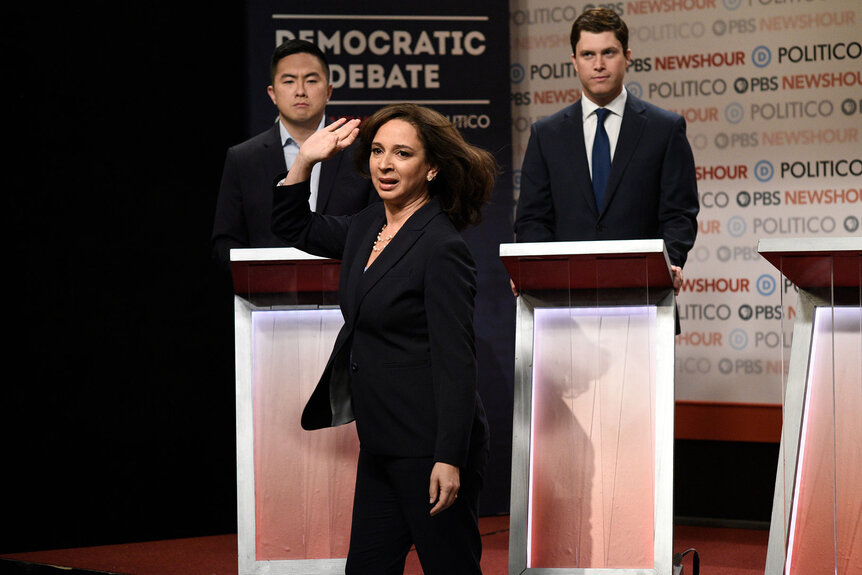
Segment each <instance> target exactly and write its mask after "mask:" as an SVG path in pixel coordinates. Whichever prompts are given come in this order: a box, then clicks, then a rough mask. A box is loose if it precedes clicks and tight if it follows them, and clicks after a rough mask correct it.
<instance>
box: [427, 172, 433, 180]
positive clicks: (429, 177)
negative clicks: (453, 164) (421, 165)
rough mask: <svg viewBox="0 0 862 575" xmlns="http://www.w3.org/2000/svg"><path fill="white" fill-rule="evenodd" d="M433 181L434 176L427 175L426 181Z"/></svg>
mask: <svg viewBox="0 0 862 575" xmlns="http://www.w3.org/2000/svg"><path fill="white" fill-rule="evenodd" d="M433 179H434V174H430V173H429V174H428V181H429V182H430V181H431V180H433Z"/></svg>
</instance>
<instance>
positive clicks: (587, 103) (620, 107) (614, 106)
mask: <svg viewBox="0 0 862 575" xmlns="http://www.w3.org/2000/svg"><path fill="white" fill-rule="evenodd" d="M627 97H628V92H626V87H625V86H623V90H622V92H620V93H619V95H618V96H617V97H616V98H614V99H613V100H611V103H610V104H608V105H607V106H604V108H606V109H608V110H610V111H611V112H613V113H614V114H616V115H617V116H619V117H620V118H622V116H623V112H624V111H625V109H626V98H627ZM581 107H582V108H583V114H584V116H583V119H584V120H586V119H587V118H588V117H590V114H592V113H593V112H595V111H596V110H597V109H599V108H600V107H601V106H599V105H598V104H596V103H595V102H593V101H592V100H590V99H589V98H587V97H586V96H581Z"/></svg>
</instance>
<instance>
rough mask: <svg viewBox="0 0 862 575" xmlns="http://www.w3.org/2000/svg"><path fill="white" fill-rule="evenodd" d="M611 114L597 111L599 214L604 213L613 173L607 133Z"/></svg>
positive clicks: (595, 167) (595, 177)
mask: <svg viewBox="0 0 862 575" xmlns="http://www.w3.org/2000/svg"><path fill="white" fill-rule="evenodd" d="M609 114H610V111H609V110H607V109H605V108H599V109H598V110H596V137H595V139H594V140H593V193H595V194H596V206H597V207H598V209H599V213H602V202H603V201H604V199H605V187H607V185H608V174H610V173H611V142H610V140H609V139H608V133H607V131H605V118H607V117H608V115H609Z"/></svg>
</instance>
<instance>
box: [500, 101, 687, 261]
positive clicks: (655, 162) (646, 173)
mask: <svg viewBox="0 0 862 575" xmlns="http://www.w3.org/2000/svg"><path fill="white" fill-rule="evenodd" d="M582 116H583V113H582V108H581V101H580V100H579V101H577V102H575V103H574V104H572V105H571V106H569V107H567V108H565V109H563V110H561V111H560V112H557V113H556V114H554V115H552V116H549V117H547V118H544V119H542V120H539V121H538V122H536V123H535V124H534V125H533V127H532V130H531V133H530V141H529V143H528V144H527V151H526V153H525V155H524V162H523V164H522V166H521V194H520V197H519V199H518V210H517V216H516V218H515V233H516V235H517V241H519V242H548V241H567V240H629V239H663V240H664V241H665V244H666V245H667V251H668V256H669V257H670V261H671V263H673V264H675V265H678V266H683V265H684V264H685V260H686V256H687V254H688V251H689V250H690V249H691V247H692V246H693V245H694V240H695V236H696V235H697V213H698V209H699V201H698V196H697V180H696V176H695V170H694V157H693V155H692V152H691V146H689V143H688V140H687V139H686V135H685V120H684V119H683V118H682V117H681V116H679V115H677V114H674V113H671V112H668V111H665V110H662V109H661V108H658V107H656V106H653V105H652V104H648V103H646V102H643V101H641V100H639V99H637V98H635V97H634V96H633V95H632V94H628V97H627V99H626V108H625V112H624V113H623V121H622V125H621V127H620V135H619V139H618V141H617V147H616V150H615V152H614V159H613V163H612V164H611V173H610V176H609V178H608V185H607V189H606V190H605V196H604V202H605V204H604V206H603V208H602V211H601V214H599V210H598V207H597V206H596V198H595V195H594V193H593V186H592V178H591V176H590V169H589V164H588V163H587V151H586V148H585V146H584V129H583V117H582Z"/></svg>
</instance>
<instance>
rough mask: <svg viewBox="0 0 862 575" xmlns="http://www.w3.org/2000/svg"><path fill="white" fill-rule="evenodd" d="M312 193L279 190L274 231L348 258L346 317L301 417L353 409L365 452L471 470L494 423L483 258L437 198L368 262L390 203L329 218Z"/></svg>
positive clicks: (328, 416)
mask: <svg viewBox="0 0 862 575" xmlns="http://www.w3.org/2000/svg"><path fill="white" fill-rule="evenodd" d="M308 195H309V186H308V182H303V183H301V184H296V185H294V186H282V187H278V186H277V187H276V188H275V192H274V201H273V232H274V233H275V234H276V235H277V236H278V237H280V238H282V239H283V240H284V241H285V242H287V243H289V244H291V245H293V246H295V247H297V248H299V249H301V250H303V251H306V252H309V253H312V254H315V255H319V256H323V257H328V258H334V259H340V260H341V276H340V283H339V303H340V304H341V312H342V314H343V316H344V326H343V327H342V329H341V331H340V332H339V334H338V336H337V338H336V341H335V346H334V348H333V350H332V355H331V356H330V358H329V361H328V362H327V365H326V368H325V370H324V372H323V375H322V377H321V378H320V381H319V383H318V384H317V387H316V389H315V390H314V392H313V394H312V396H311V398H310V399H309V401H308V403H307V404H306V406H305V409H304V411H303V414H302V426H303V427H304V428H305V429H318V428H322V427H329V426H334V425H340V424H343V423H347V422H349V421H351V420H353V419H354V418H355V420H356V428H357V432H358V434H359V441H360V444H361V447H362V449H363V450H367V451H369V452H372V453H375V454H379V455H386V456H395V457H433V458H434V460H435V461H441V462H444V463H449V464H452V465H457V466H459V467H465V466H472V467H476V466H477V465H479V463H478V462H481V461H483V460H484V457H485V456H486V453H487V446H488V424H487V420H486V418H485V412H484V408H483V406H482V401H481V399H480V398H479V394H478V391H477V373H476V350H475V336H474V333H473V306H474V299H475V295H476V267H475V264H474V262H473V258H472V256H471V254H470V251H469V250H468V248H467V245H466V243H465V242H464V240H463V238H462V237H461V235H460V234H459V233H458V231H457V230H456V229H455V227H454V226H453V225H452V222H451V221H450V220H449V218H448V217H447V216H446V214H445V213H444V212H443V211H442V210H441V209H440V206H439V204H438V202H437V201H436V200H432V201H431V202H430V203H428V204H426V205H425V206H423V207H422V208H420V209H419V210H418V211H417V212H416V213H414V214H413V215H412V216H411V217H410V219H408V220H407V221H406V222H405V223H404V225H403V226H402V228H401V229H400V230H399V231H398V233H397V234H396V235H395V237H394V238H393V239H392V241H391V242H390V243H389V244H388V245H387V247H386V248H385V249H384V250H383V252H382V253H381V254H380V255H379V256H378V257H377V259H376V260H375V261H374V263H372V264H371V266H370V267H369V268H368V269H367V270H364V267H365V264H366V262H367V261H368V257H369V255H370V254H371V247H372V244H373V243H374V239H375V237H376V235H377V233H378V232H379V231H380V229H381V228H382V227H383V224H384V223H385V221H386V218H385V214H384V209H383V204H382V203H378V204H376V205H373V206H370V207H368V208H366V209H365V210H363V211H362V212H360V213H358V214H356V215H354V216H340V217H338V216H325V215H320V214H316V213H312V212H310V211H309V208H308ZM480 473H481V470H480Z"/></svg>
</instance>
